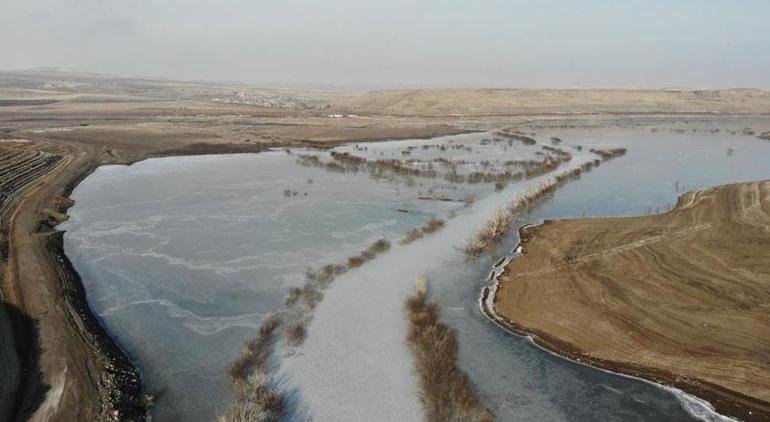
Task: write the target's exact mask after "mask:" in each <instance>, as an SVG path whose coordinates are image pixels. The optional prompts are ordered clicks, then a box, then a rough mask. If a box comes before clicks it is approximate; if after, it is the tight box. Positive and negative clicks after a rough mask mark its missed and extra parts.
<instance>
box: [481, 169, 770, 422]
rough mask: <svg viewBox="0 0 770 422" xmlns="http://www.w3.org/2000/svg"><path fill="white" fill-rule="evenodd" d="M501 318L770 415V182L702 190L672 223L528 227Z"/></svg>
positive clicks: (593, 358)
mask: <svg viewBox="0 0 770 422" xmlns="http://www.w3.org/2000/svg"><path fill="white" fill-rule="evenodd" d="M521 237H522V245H523V256H521V257H518V258H516V259H514V260H512V261H511V263H510V264H509V265H508V267H507V268H506V270H505V273H504V274H503V275H502V277H501V278H500V282H499V288H498V290H497V293H496V295H495V310H496V312H497V314H498V315H499V316H500V317H501V318H502V319H503V321H501V323H503V324H504V325H505V326H507V327H508V328H509V329H511V330H512V331H515V332H518V333H521V334H529V335H532V336H533V337H534V339H535V341H536V342H538V343H539V344H541V345H543V346H544V347H546V348H549V349H552V350H554V351H556V352H558V353H560V354H563V355H566V356H568V357H571V358H573V359H575V360H579V361H582V362H587V363H591V364H593V365H596V366H599V367H603V368H607V369H610V370H613V371H617V372H623V373H628V374H631V375H635V376H638V377H642V378H646V379H651V380H654V381H656V382H660V383H663V384H668V385H672V386H675V387H679V388H681V389H683V390H685V391H688V392H690V393H692V394H695V395H696V396H699V397H702V398H705V399H706V400H708V401H709V402H711V403H712V404H713V405H714V406H715V407H716V409H717V410H718V411H720V412H722V413H725V414H729V415H734V416H737V417H739V418H741V419H744V420H768V418H770V361H769V360H768V356H770V318H768V315H769V313H768V311H769V310H770V181H763V182H753V183H745V184H734V185H726V186H720V187H716V188H712V189H702V190H697V191H693V192H690V193H688V194H686V195H683V196H682V197H680V199H679V202H678V204H677V207H676V208H675V209H674V210H672V211H670V212H668V213H665V214H660V215H654V216H647V217H626V218H596V219H581V220H561V221H546V222H545V223H544V224H543V225H541V226H535V227H530V228H527V229H524V230H522V233H521Z"/></svg>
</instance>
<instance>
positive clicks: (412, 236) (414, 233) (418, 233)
mask: <svg viewBox="0 0 770 422" xmlns="http://www.w3.org/2000/svg"><path fill="white" fill-rule="evenodd" d="M422 236H423V233H422V229H421V228H416V229H411V230H409V231H408V232H406V236H404V238H403V239H401V240H400V241H399V242H398V243H400V244H402V245H406V244H409V243H412V242H414V241H415V240H417V239H419V238H421V237H422Z"/></svg>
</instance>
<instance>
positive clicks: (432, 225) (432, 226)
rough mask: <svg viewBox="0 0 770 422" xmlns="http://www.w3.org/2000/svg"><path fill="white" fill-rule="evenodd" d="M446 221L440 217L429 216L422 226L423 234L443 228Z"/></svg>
mask: <svg viewBox="0 0 770 422" xmlns="http://www.w3.org/2000/svg"><path fill="white" fill-rule="evenodd" d="M445 225H446V221H444V220H442V219H440V218H431V219H430V220H429V221H428V222H427V223H426V224H425V225H424V226H423V227H422V231H423V232H424V233H425V234H432V233H435V232H437V231H439V230H441V229H443V228H444V226H445Z"/></svg>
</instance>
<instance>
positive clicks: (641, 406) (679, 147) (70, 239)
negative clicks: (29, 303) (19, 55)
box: [64, 129, 770, 421]
mask: <svg viewBox="0 0 770 422" xmlns="http://www.w3.org/2000/svg"><path fill="white" fill-rule="evenodd" d="M541 132H542V133H541ZM551 136H559V137H561V138H563V139H564V143H563V145H562V146H561V147H562V148H563V149H565V150H568V151H570V153H572V154H573V159H572V160H571V161H570V162H568V163H565V164H563V165H562V167H560V168H559V169H558V170H556V172H555V173H553V174H556V173H558V172H560V171H562V170H563V169H567V168H570V167H572V166H576V165H578V164H579V163H580V162H581V160H585V159H589V158H590V159H592V158H593V156H592V155H591V154H590V153H588V152H587V150H588V148H590V147H591V146H626V147H628V148H629V154H628V155H627V156H626V157H623V158H619V159H616V160H614V161H610V162H607V163H604V164H603V165H602V166H600V167H599V168H598V169H596V170H594V171H593V172H591V173H589V174H588V175H584V176H583V178H582V179H581V180H578V181H574V182H571V183H569V184H568V185H566V186H565V187H563V188H562V189H561V190H560V191H558V192H557V194H556V196H555V197H554V198H553V199H551V200H550V201H548V202H546V203H545V204H544V205H543V206H542V207H540V208H539V209H538V210H537V211H536V212H535V213H534V214H533V215H531V216H529V217H528V219H530V220H537V219H538V218H541V217H546V218H552V217H561V216H579V215H582V214H584V213H586V214H587V215H618V214H632V213H645V212H647V211H648V210H649V209H650V208H653V209H654V208H655V207H665V206H666V205H667V204H670V203H673V202H674V200H675V197H676V194H677V193H676V192H675V186H679V187H680V189H691V188H696V187H700V186H705V185H712V184H719V183H725V182H730V181H739V180H749V179H758V178H763V177H764V178H766V177H770V174H768V170H767V168H766V167H765V166H763V165H761V163H763V162H768V161H770V143H765V144H763V143H762V141H759V140H757V139H754V138H749V137H740V136H731V135H727V134H724V133H720V134H713V133H703V132H698V133H686V134H683V133H679V132H659V133H650V132H649V131H647V130H640V129H623V130H572V131H565V130H559V131H553V133H547V131H538V135H537V136H536V138H537V139H538V141H541V143H544V144H548V143H549V142H548V140H549V139H550V137H551ZM492 137H493V136H492V135H490V134H470V135H462V136H454V137H444V138H439V139H434V140H421V141H420V140H413V141H393V142H384V143H376V144H366V145H364V144H362V145H359V146H355V145H348V146H342V147H338V148H337V149H336V151H338V152H350V153H353V154H356V155H358V156H361V157H366V158H367V159H369V160H375V159H399V160H410V159H411V160H414V162H412V163H406V164H405V165H408V166H412V167H414V168H427V167H426V166H428V165H435V166H436V168H439V169H440V168H441V166H440V163H435V164H426V163H429V162H430V161H431V160H434V159H436V158H437V157H439V156H441V155H440V154H441V153H440V152H439V151H440V149H436V148H423V147H422V146H423V145H439V144H443V145H446V146H450V145H455V147H454V148H452V147H451V146H450V147H448V148H446V151H447V152H446V154H448V156H449V157H451V158H452V159H454V160H458V161H460V160H461V161H462V163H463V164H461V165H459V166H458V167H459V170H458V171H460V172H465V173H468V172H472V171H482V170H483V171H492V172H500V171H503V170H504V169H505V168H506V164H505V161H509V160H538V159H542V158H543V150H542V149H541V148H540V145H537V146H524V145H520V144H518V143H513V144H508V143H506V142H499V143H498V144H497V145H495V144H494V143H489V142H486V143H483V142H482V140H483V139H490V138H492ZM576 145H582V146H584V148H583V151H577V150H576V149H575V148H574V147H575V146H576ZM409 147H413V148H411V149H410V148H409ZM728 147H730V148H735V153H734V154H733V155H730V156H727V154H726V153H725V151H726V148H728ZM404 151H409V152H408V153H404ZM299 154H313V155H317V156H319V157H320V158H321V159H322V160H323V161H324V162H330V161H332V159H331V158H330V154H329V153H328V152H312V151H300V150H297V151H292V153H291V154H287V153H286V152H284V151H275V152H268V153H263V154H245V155H234V156H204V157H187V158H163V159H152V160H146V161H143V162H140V163H137V164H135V165H133V166H130V167H126V166H105V167H100V168H99V169H98V170H97V171H96V172H95V173H94V174H93V175H92V176H90V177H89V178H87V179H86V180H85V181H84V182H83V183H82V184H80V185H79V186H78V187H77V189H76V190H75V192H74V195H73V198H74V199H75V200H76V205H75V207H73V208H72V209H71V210H70V215H71V219H70V221H69V222H68V223H66V225H65V227H64V228H65V229H66V230H67V234H66V236H65V248H66V252H67V254H68V256H69V257H70V259H71V260H72V261H73V264H74V265H75V268H76V269H77V270H78V271H79V272H80V273H81V275H82V278H83V282H84V284H85V286H86V289H87V292H88V295H89V301H90V303H91V306H92V307H93V309H94V310H95V312H96V313H97V314H98V315H99V316H100V317H101V318H102V319H103V321H104V322H105V324H106V325H107V327H108V328H109V330H110V332H111V333H113V335H114V336H115V337H116V338H117V340H118V341H119V342H120V343H121V344H122V345H123V346H124V347H125V349H126V350H127V352H128V353H129V354H130V355H131V357H132V358H133V359H134V360H135V361H136V362H137V364H138V365H139V367H140V369H141V370H142V372H143V374H144V376H145V383H146V386H147V389H148V392H149V393H150V394H152V395H154V397H155V403H156V405H155V407H154V409H153V417H154V419H156V420H210V419H212V418H214V417H215V416H216V415H217V414H218V413H219V412H221V411H222V410H224V409H225V407H226V405H227V403H228V401H229V400H230V399H231V392H230V386H229V382H228V380H227V376H226V367H227V365H228V364H229V363H230V362H231V361H232V360H233V359H234V358H235V357H237V355H238V354H239V353H240V351H241V350H242V345H243V343H244V342H245V341H246V340H249V339H251V338H253V336H254V334H255V330H256V329H257V327H258V326H259V324H260V323H261V321H262V319H263V318H264V316H265V315H267V314H269V313H271V312H274V311H275V310H276V309H278V308H279V307H280V306H281V304H282V302H283V298H284V295H285V293H286V290H287V288H288V287H291V286H297V285H299V284H301V283H302V281H303V273H304V269H305V268H306V267H307V266H310V267H318V266H321V265H324V264H328V263H341V262H344V259H345V258H346V257H347V256H350V255H354V254H356V253H358V252H359V251H361V250H362V249H364V248H365V247H366V246H367V245H369V244H370V243H371V242H372V241H373V240H375V239H378V238H383V237H384V238H386V239H389V240H391V242H392V243H393V247H392V249H391V250H390V251H389V252H387V253H385V254H384V255H382V256H380V257H378V258H377V259H375V260H374V261H372V262H369V263H367V264H365V265H364V266H362V267H360V268H357V269H354V270H351V271H349V272H348V273H346V274H344V275H342V276H340V277H339V278H338V279H337V280H336V281H335V282H334V284H333V285H332V287H331V288H330V289H329V290H328V291H326V292H325V296H324V300H323V301H322V302H321V303H320V304H319V305H318V307H317V309H316V310H315V312H314V315H313V320H312V322H311V324H310V325H309V330H308V337H307V339H306V340H305V343H304V344H303V345H302V346H300V347H299V348H296V349H282V348H281V349H278V353H277V356H278V358H279V359H278V360H279V374H280V375H281V380H282V381H283V386H284V388H286V389H288V390H292V391H294V392H296V397H297V398H298V399H299V409H298V413H297V414H296V415H295V416H297V418H298V419H303V418H306V417H307V418H313V419H314V420H319V421H326V420H335V421H336V420H419V419H420V418H421V410H420V403H419V401H418V396H417V387H416V386H417V379H416V378H415V376H414V375H413V374H412V369H411V368H412V359H411V356H410V354H409V352H408V350H407V348H406V345H405V336H406V322H405V320H404V317H403V312H402V307H403V302H404V299H405V298H406V296H407V295H408V294H410V293H412V292H413V290H414V280H415V277H416V276H417V275H419V274H424V275H426V276H427V278H428V280H429V283H430V290H431V295H432V297H433V298H435V299H436V300H438V301H439V303H441V304H442V315H443V316H444V319H445V321H446V322H447V323H448V324H449V325H450V326H452V327H453V328H455V329H456V330H457V331H458V335H459V340H460V355H461V362H460V363H461V366H462V368H463V369H464V370H465V371H466V372H467V373H468V375H469V377H470V379H471V381H472V382H473V383H474V385H475V386H476V388H477V389H478V390H479V392H480V394H481V395H482V398H483V399H484V402H485V403H486V404H487V405H488V406H490V407H491V408H492V409H493V410H494V411H495V413H496V414H497V416H498V418H499V419H500V420H596V419H597V418H598V419H604V420H683V419H687V418H690V417H691V416H690V414H689V413H687V412H686V411H685V410H684V409H683V407H682V404H681V403H680V401H678V400H677V399H676V398H675V397H674V396H673V395H672V394H671V393H669V392H667V391H665V390H662V389H660V388H656V387H654V386H651V385H649V384H646V383H643V382H640V381H636V380H631V379H626V378H622V377H618V376H615V375H612V374H607V373H604V372H601V371H598V370H594V369H592V368H587V367H583V366H579V365H575V364H572V363H570V362H566V361H564V360H562V359H560V358H558V357H554V356H552V355H550V354H548V353H545V352H543V351H541V350H539V349H537V348H535V347H533V346H532V345H530V344H529V342H527V341H526V340H525V339H521V338H518V337H515V336H512V335H509V334H507V333H505V332H503V331H501V330H500V329H499V328H498V327H496V326H494V325H493V324H491V323H490V322H488V321H487V320H486V319H485V318H484V317H483V315H481V314H480V312H479V310H478V306H477V300H478V293H479V290H480V288H481V287H482V285H483V284H482V281H483V279H484V278H485V277H486V275H487V272H488V270H489V268H490V266H491V264H492V263H493V262H494V261H495V260H496V259H497V256H499V255H501V254H504V253H505V252H506V250H505V248H506V247H508V246H510V245H511V244H512V243H514V242H515V236H512V238H511V239H509V240H508V242H507V245H504V246H503V247H501V249H500V250H499V251H498V252H497V253H496V254H493V255H491V256H488V257H485V258H482V259H480V260H477V261H475V262H472V263H468V262H466V261H465V260H464V258H463V255H462V254H461V253H460V252H459V251H458V249H459V247H461V246H462V245H463V244H464V242H465V240H466V239H467V237H468V235H469V234H470V233H471V232H472V231H473V230H474V229H475V228H476V227H477V226H478V225H480V224H481V223H483V222H484V221H485V220H486V219H487V218H488V217H489V216H490V215H491V214H492V213H493V212H494V211H495V210H496V209H497V208H499V207H500V206H503V205H505V204H506V203H508V202H509V201H510V200H511V199H512V198H513V197H514V196H515V195H516V194H517V193H519V192H521V191H522V190H523V189H524V188H525V187H526V186H531V185H533V184H535V183H538V181H540V180H542V179H543V178H548V177H550V176H552V175H553V174H551V175H544V176H539V178H534V179H530V180H520V181H511V182H509V183H506V184H505V186H504V187H503V188H502V191H501V192H495V189H494V185H493V184H490V183H477V184H468V183H465V184H460V185H458V186H451V185H450V184H447V183H446V181H445V180H444V179H443V178H441V177H438V178H433V179H430V178H424V177H391V178H379V179H372V178H370V177H368V176H367V174H366V173H365V172H357V173H356V172H350V171H347V172H336V171H328V170H327V169H324V168H320V167H312V166H300V165H297V164H296V161H297V157H298V155H299ZM485 162H486V163H485ZM704 169H706V170H705V171H704ZM428 191H430V192H431V193H439V194H440V195H443V196H446V197H451V198H466V197H468V196H469V195H470V194H473V195H474V196H475V197H476V201H475V202H474V203H473V204H472V205H471V206H467V205H466V204H465V203H462V202H451V201H426V200H420V199H418V198H419V197H420V196H424V194H425V192H428ZM450 215H454V218H449V217H450ZM434 216H437V217H441V218H445V219H447V226H446V227H445V228H444V229H443V230H442V231H440V232H438V233H436V234H434V235H431V236H427V237H425V238H423V239H420V240H417V241H415V242H414V243H411V244H409V245H398V244H397V241H398V239H400V238H401V237H403V235H404V233H405V232H406V231H407V230H409V229H412V228H415V227H417V226H420V225H422V224H424V223H425V222H426V221H428V220H429V219H430V218H431V217H434ZM522 223H523V221H522Z"/></svg>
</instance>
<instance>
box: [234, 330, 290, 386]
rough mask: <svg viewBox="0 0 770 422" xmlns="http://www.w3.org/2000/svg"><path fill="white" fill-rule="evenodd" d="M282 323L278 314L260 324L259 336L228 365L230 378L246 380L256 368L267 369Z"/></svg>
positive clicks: (235, 380)
mask: <svg viewBox="0 0 770 422" xmlns="http://www.w3.org/2000/svg"><path fill="white" fill-rule="evenodd" d="M280 325H281V318H280V317H279V316H277V315H272V316H270V317H267V318H266V319H265V320H264V321H262V325H260V326H259V331H258V333H257V338H255V339H254V340H251V341H250V342H248V343H246V350H245V351H244V352H243V354H242V355H241V356H240V357H239V358H238V359H236V360H235V361H234V362H233V363H232V364H230V366H229V367H228V374H229V375H230V379H231V380H232V381H233V382H235V383H236V384H237V383H238V382H243V381H245V380H246V379H247V378H248V376H249V374H250V373H252V372H253V371H254V370H261V371H265V369H266V366H267V360H268V359H269V357H270V353H271V352H272V346H273V341H274V340H275V332H276V330H277V329H278V327H279V326H280Z"/></svg>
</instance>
